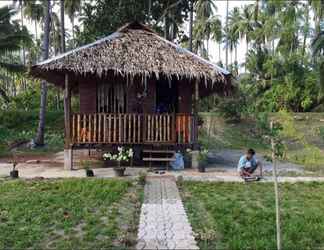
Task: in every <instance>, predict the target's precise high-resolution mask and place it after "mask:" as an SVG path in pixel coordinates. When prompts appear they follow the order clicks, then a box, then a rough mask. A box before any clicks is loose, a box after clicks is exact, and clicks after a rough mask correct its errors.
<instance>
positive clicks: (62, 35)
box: [60, 0, 73, 53]
mask: <svg viewBox="0 0 324 250" xmlns="http://www.w3.org/2000/svg"><path fill="white" fill-rule="evenodd" d="M64 7H65V6H64V0H60V18H61V25H60V27H61V53H64V52H65V22H64ZM72 29H73V27H72Z"/></svg>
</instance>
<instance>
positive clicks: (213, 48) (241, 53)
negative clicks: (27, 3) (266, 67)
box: [0, 0, 254, 63]
mask: <svg viewBox="0 0 324 250" xmlns="http://www.w3.org/2000/svg"><path fill="white" fill-rule="evenodd" d="M56 1H57V0H56ZM253 2H254V1H248V0H240V1H238V0H230V1H229V10H231V9H233V8H234V7H241V6H244V5H246V4H251V3H253ZM11 3H12V1H7V0H0V7H2V6H5V5H10V4H11ZM215 4H216V6H217V12H216V14H217V15H219V16H220V17H221V18H222V22H223V23H225V19H226V0H215ZM56 8H58V6H57V7H56ZM17 18H19V17H18V16H17ZM65 22H66V27H67V29H71V23H70V20H69V18H66V20H65ZM26 25H27V26H28V29H29V30H30V31H31V32H32V33H34V32H35V28H34V24H32V23H30V22H29V21H28V20H26ZM38 28H40V27H38ZM107 35H108V34H107ZM209 46H210V60H211V61H214V62H216V61H218V45H217V44H216V43H215V42H212V41H211V42H210V43H209ZM245 46H246V45H245V42H244V41H241V42H240V44H239V47H238V61H239V63H241V62H243V61H244V57H245ZM233 57H234V56H233ZM221 59H222V61H223V62H224V61H225V49H224V48H223V47H222V50H221Z"/></svg>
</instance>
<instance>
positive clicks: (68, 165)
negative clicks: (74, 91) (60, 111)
mask: <svg viewBox="0 0 324 250" xmlns="http://www.w3.org/2000/svg"><path fill="white" fill-rule="evenodd" d="M64 128H65V131H64V169H68V170H71V169H72V167H73V164H72V161H73V159H72V158H73V157H72V155H73V152H72V144H71V86H70V83H69V76H68V74H65V76H64Z"/></svg>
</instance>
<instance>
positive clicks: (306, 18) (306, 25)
mask: <svg viewBox="0 0 324 250" xmlns="http://www.w3.org/2000/svg"><path fill="white" fill-rule="evenodd" d="M303 7H304V13H303V14H304V15H303V19H304V20H303V22H304V27H303V28H302V33H303V36H304V38H303V47H302V55H303V57H304V56H305V52H306V41H307V38H308V35H309V32H310V23H309V4H308V3H305V4H303Z"/></svg>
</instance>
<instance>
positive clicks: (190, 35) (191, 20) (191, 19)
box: [189, 0, 194, 51]
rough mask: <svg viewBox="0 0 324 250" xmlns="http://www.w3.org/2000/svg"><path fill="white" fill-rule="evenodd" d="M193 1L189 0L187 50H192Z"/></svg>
mask: <svg viewBox="0 0 324 250" xmlns="http://www.w3.org/2000/svg"><path fill="white" fill-rule="evenodd" d="M193 2H194V0H189V51H192V28H193V8H194V7H193V5H194V4H193Z"/></svg>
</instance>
